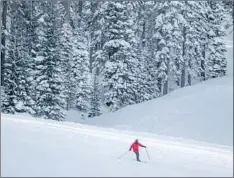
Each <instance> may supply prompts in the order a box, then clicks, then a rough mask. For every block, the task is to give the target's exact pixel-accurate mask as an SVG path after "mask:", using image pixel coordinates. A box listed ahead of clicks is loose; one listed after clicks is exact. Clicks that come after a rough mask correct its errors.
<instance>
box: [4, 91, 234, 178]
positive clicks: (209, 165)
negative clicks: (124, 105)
mask: <svg viewBox="0 0 234 178" xmlns="http://www.w3.org/2000/svg"><path fill="white" fill-rule="evenodd" d="M204 92H206V91H204ZM1 134H2V138H1V176H12V177H13V176H17V177H20V176H22V177H26V176H30V177H34V176H38V177H39V176H41V177H43V176H44V177H45V176H66V177H69V176H76V177H79V176H94V177H98V176H99V177H100V176H101V177H104V176H113V177H114V176H136V177H137V176H142V177H144V176H154V177H156V176H211V177H213V176H214V177H217V176H232V175H233V169H232V167H233V151H232V147H227V146H216V145H209V144H203V143H199V142H197V143H196V144H192V143H189V142H187V141H186V140H178V139H176V138H172V137H171V138H167V137H162V136H158V135H153V134H149V135H147V136H146V135H145V136H140V135H142V134H141V133H139V132H130V131H120V130H115V129H107V128H100V127H95V126H88V125H82V124H78V123H77V124H75V123H69V122H56V121H51V120H42V119H34V118H32V117H30V116H27V115H6V114H2V118H1ZM136 137H138V138H139V141H140V142H141V143H142V144H145V145H146V146H147V151H148V153H149V156H150V160H149V159H148V157H147V154H146V151H145V149H144V148H142V149H141V150H140V158H141V160H143V161H146V162H147V163H139V162H136V161H134V160H133V159H134V158H135V156H134V154H133V153H132V152H127V154H126V155H125V156H124V157H122V158H121V159H118V157H119V156H121V155H122V154H123V153H125V152H126V151H128V149H129V146H130V144H131V143H132V142H133V141H134V140H135V138H136Z"/></svg>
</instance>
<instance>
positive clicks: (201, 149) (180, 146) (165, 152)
mask: <svg viewBox="0 0 234 178" xmlns="http://www.w3.org/2000/svg"><path fill="white" fill-rule="evenodd" d="M2 123H3V124H12V123H15V125H17V126H18V127H19V128H20V129H22V130H28V131H33V133H34V132H35V130H36V131H38V132H40V131H41V132H42V130H43V132H45V131H46V133H47V132H48V133H49V135H51V134H55V135H56V136H58V135H59V137H56V138H58V141H59V140H60V139H61V138H60V137H62V138H63V139H65V140H66V139H68V140H69V139H79V138H82V139H88V140H95V139H100V140H101V139H102V141H103V140H104V142H107V144H108V143H110V145H108V147H109V148H108V149H112V147H113V150H112V151H110V153H109V154H110V155H109V157H111V158H114V157H115V156H116V159H113V160H112V162H113V161H115V162H116V161H118V160H117V159H118V156H119V155H121V154H123V152H124V151H126V150H128V149H129V145H130V143H131V142H132V141H134V140H135V138H136V136H135V135H134V132H132V133H131V132H128V134H125V133H124V132H121V131H118V130H115V129H106V128H105V129H103V128H99V127H94V126H86V125H82V124H77V127H75V126H74V127H73V126H67V125H65V124H63V123H57V122H50V121H43V120H30V119H15V118H10V117H4V118H2ZM129 133H131V134H129ZM67 134H68V136H67ZM138 134H140V133H138ZM49 135H48V136H49ZM65 136H66V137H65ZM138 138H139V137H138ZM139 140H140V142H142V143H143V144H145V145H146V146H147V150H148V152H149V154H150V157H151V160H147V159H148V157H147V156H146V155H144V149H143V150H142V153H141V157H142V158H144V160H143V161H145V160H147V164H144V166H146V165H147V167H148V168H149V167H151V169H153V170H155V166H157V167H161V168H162V170H164V171H162V170H161V173H160V171H159V172H158V173H157V176H173V175H177V174H178V176H181V175H182V176H183V174H182V173H177V172H176V171H175V170H174V171H175V172H174V171H172V172H170V173H165V168H164V167H162V166H163V165H167V166H168V165H171V166H173V167H175V168H177V169H178V168H179V169H182V170H183V169H185V168H186V170H184V175H185V176H189V175H190V176H191V173H190V172H187V171H188V170H190V169H192V170H193V171H195V170H196V169H197V170H196V171H197V172H196V174H197V176H232V174H233V170H232V167H233V152H232V151H231V150H230V149H221V148H219V147H209V146H202V144H201V145H195V144H187V143H181V142H178V141H176V139H175V141H167V140H161V139H155V138H149V137H140V138H139ZM72 143H73V142H72ZM91 143H92V142H91V141H90V143H89V144H91ZM111 143H115V144H117V145H122V148H120V146H118V148H119V149H118V150H114V148H115V147H116V145H115V144H114V145H112V144H111ZM94 146H95V145H94ZM74 149H77V148H74ZM100 151H101V150H99V151H98V152H100ZM112 154H117V155H114V156H113V155H112ZM142 155H144V157H143V156H142ZM105 156H108V155H105ZM130 156H131V157H132V156H134V155H132V154H131V155H130V154H128V155H127V156H124V157H123V158H122V159H121V160H119V161H121V162H123V161H124V162H125V163H128V162H129V161H132V158H129V157H130ZM191 160H192V161H191ZM178 163H180V164H179V165H177V164H178ZM204 165H205V167H204ZM181 166H182V168H181ZM191 167H192V168H191ZM194 169H195V170H194ZM216 169H217V170H216ZM207 170H209V171H208V172H209V173H207ZM133 171H134V170H133ZM3 172H4V171H3ZM155 172H157V171H156V170H155ZM211 172H212V173H211ZM83 174H85V173H83ZM89 174H91V173H89ZM100 174H101V173H100ZM11 175H12V174H11ZM66 175H69V174H66ZM66 175H65V176H66ZM85 175H87V174H85ZM95 175H96V174H95ZM102 175H103V173H102V174H101V176H102ZM115 175H116V174H115ZM121 175H122V174H121ZM123 175H124V176H125V175H126V176H127V175H128V174H123ZM142 175H147V173H145V174H142ZM154 175H155V174H153V175H152V173H150V174H149V176H154ZM5 176H8V175H5ZM53 176H54V174H53ZM73 176H74V175H73ZM97 176H99V175H97ZM105 176H106V175H105ZM116 176H117V175H116ZM129 176H134V175H132V174H129ZM135 176H137V175H135ZM139 176H141V175H139ZM192 176H194V174H192Z"/></svg>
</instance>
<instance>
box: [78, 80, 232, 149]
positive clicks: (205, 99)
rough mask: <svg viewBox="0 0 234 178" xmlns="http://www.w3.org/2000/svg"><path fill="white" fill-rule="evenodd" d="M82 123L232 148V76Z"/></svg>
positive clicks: (177, 91)
mask: <svg viewBox="0 0 234 178" xmlns="http://www.w3.org/2000/svg"><path fill="white" fill-rule="evenodd" d="M74 117H75V116H74ZM84 123H86V124H91V125H96V126H102V127H112V128H117V129H123V130H132V131H139V132H147V133H155V134H160V135H167V136H173V137H182V138H187V139H192V140H197V141H202V142H210V143H216V144H222V145H223V144H224V145H231V146H232V145H233V76H226V77H223V78H216V79H212V80H209V81H206V82H202V83H200V84H196V85H193V86H191V87H185V88H182V89H178V90H176V91H174V92H172V93H170V94H168V95H166V96H163V97H161V98H157V99H155V100H152V101H148V102H145V103H140V104H137V105H132V106H128V107H125V108H123V109H121V110H119V111H117V112H115V113H108V114H104V115H102V116H100V117H96V118H92V119H87V120H86V121H84Z"/></svg>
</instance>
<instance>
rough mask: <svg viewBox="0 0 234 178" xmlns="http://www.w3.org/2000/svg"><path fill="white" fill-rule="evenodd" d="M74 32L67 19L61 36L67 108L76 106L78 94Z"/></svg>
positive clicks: (64, 91) (61, 56) (64, 92)
mask: <svg viewBox="0 0 234 178" xmlns="http://www.w3.org/2000/svg"><path fill="white" fill-rule="evenodd" d="M72 42H73V34H72V28H71V26H70V24H69V22H68V20H66V21H65V23H64V24H63V27H62V31H61V38H60V43H59V44H60V45H59V46H60V58H61V61H62V69H63V70H62V73H63V75H62V80H63V88H62V91H63V95H64V96H65V98H66V103H67V104H66V109H67V110H69V109H70V108H74V107H75V95H76V80H75V78H74V75H75V71H74V61H73V43H72Z"/></svg>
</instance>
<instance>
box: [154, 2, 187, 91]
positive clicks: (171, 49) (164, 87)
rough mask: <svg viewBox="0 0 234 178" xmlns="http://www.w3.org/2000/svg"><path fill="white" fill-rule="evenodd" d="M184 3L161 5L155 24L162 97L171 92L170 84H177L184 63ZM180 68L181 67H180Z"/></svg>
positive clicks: (163, 3)
mask: <svg viewBox="0 0 234 178" xmlns="http://www.w3.org/2000/svg"><path fill="white" fill-rule="evenodd" d="M183 5H184V4H183V3H182V2H174V1H173V2H162V3H160V4H159V6H158V9H160V14H159V15H158V16H157V18H156V19H155V20H156V23H155V31H156V33H155V38H156V40H157V53H156V59H157V62H158V67H159V68H158V74H157V75H158V80H159V83H158V86H159V89H160V91H161V94H162V95H165V94H167V93H168V92H169V89H170V88H169V87H170V84H169V82H177V83H178V78H179V75H180V70H179V69H180V65H181V61H182V40H183V37H182V33H181V26H182V25H183V24H185V20H184V18H183V16H182V15H181V9H182V7H183ZM178 66H179V67H178Z"/></svg>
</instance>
